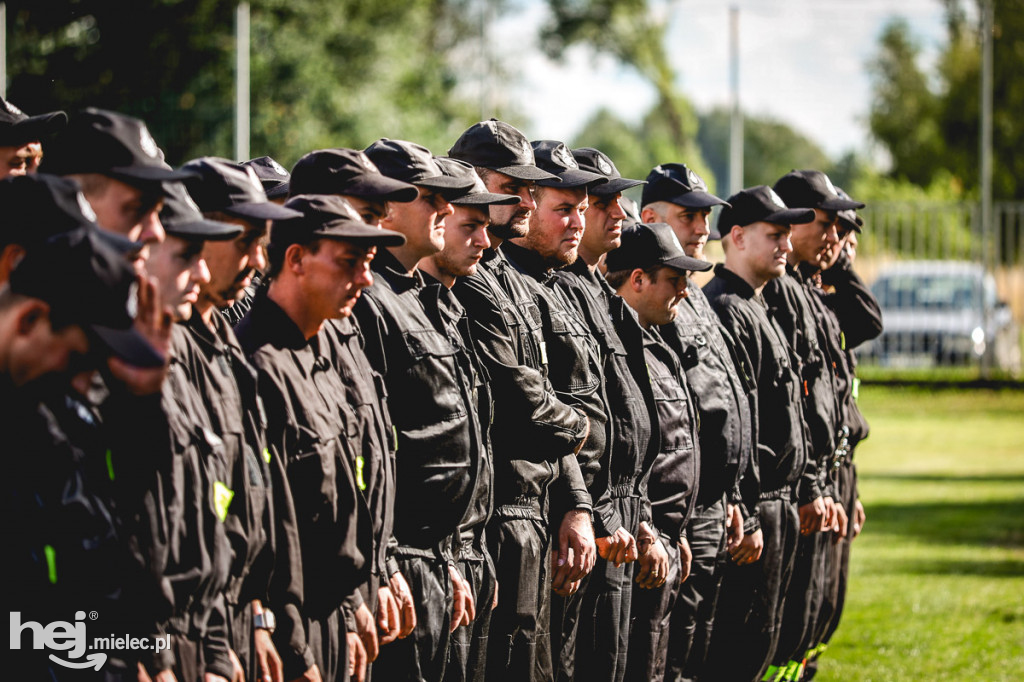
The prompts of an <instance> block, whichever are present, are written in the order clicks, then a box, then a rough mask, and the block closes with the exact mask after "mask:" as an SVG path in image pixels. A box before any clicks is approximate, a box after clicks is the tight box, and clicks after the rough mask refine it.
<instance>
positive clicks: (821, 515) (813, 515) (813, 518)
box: [800, 497, 825, 535]
mask: <svg viewBox="0 0 1024 682" xmlns="http://www.w3.org/2000/svg"><path fill="white" fill-rule="evenodd" d="M824 520H825V501H824V500H823V499H822V498H820V497H816V498H814V501H813V502H808V503H807V504H805V505H802V506H801V507H800V534H801V535H810V534H811V533H817V532H818V531H819V530H821V528H822V526H821V524H822V522H823V521H824Z"/></svg>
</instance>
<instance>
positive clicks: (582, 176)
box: [531, 140, 608, 189]
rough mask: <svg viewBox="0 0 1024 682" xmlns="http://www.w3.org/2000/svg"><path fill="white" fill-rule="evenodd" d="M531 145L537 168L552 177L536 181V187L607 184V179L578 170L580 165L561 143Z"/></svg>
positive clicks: (556, 141)
mask: <svg viewBox="0 0 1024 682" xmlns="http://www.w3.org/2000/svg"><path fill="white" fill-rule="evenodd" d="M531 144H532V145H533V157H534V158H535V159H536V160H537V167H538V168H540V169H541V170H544V171H547V172H548V173H551V175H553V176H554V177H553V178H551V179H549V180H538V181H537V184H538V185H541V186H544V187H564V188H566V189H571V188H574V187H587V188H589V187H592V186H594V185H602V184H605V183H607V182H608V178H606V177H605V176H604V175H601V174H600V173H590V172H588V171H585V170H580V165H579V164H578V163H577V162H576V159H575V157H573V155H572V152H571V151H569V148H568V147H566V146H565V143H563V142H559V141H558V140H534V141H533V142H532V143H531Z"/></svg>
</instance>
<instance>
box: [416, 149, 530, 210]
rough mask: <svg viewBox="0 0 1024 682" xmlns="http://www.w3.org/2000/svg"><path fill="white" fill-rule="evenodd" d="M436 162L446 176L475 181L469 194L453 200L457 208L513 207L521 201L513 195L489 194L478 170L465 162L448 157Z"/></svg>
mask: <svg viewBox="0 0 1024 682" xmlns="http://www.w3.org/2000/svg"><path fill="white" fill-rule="evenodd" d="M434 160H435V161H437V164H438V165H439V166H441V170H443V171H444V172H445V174H446V175H450V176H452V177H455V178H464V179H466V180H472V181H473V186H472V187H471V188H470V190H469V192H468V193H467V194H464V195H462V196H461V197H459V198H457V199H452V203H453V204H455V205H456V206H511V205H512V204H518V203H519V201H520V199H519V197H517V196H515V195H513V194H497V193H495V192H488V191H487V187H485V186H484V181H483V180H481V179H480V176H479V175H477V173H476V169H475V168H473V167H472V166H470V165H469V164H468V163H466V162H465V161H459V160H458V159H452V158H448V157H447V156H436V157H434Z"/></svg>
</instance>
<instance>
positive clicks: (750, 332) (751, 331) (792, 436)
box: [703, 265, 808, 510]
mask: <svg viewBox="0 0 1024 682" xmlns="http://www.w3.org/2000/svg"><path fill="white" fill-rule="evenodd" d="M703 291H704V294H705V295H706V296H707V299H708V302H709V303H710V304H711V307H712V308H713V309H714V310H715V312H716V313H717V314H718V317H719V319H720V320H721V321H722V324H723V326H724V327H725V329H726V331H728V332H729V334H730V336H731V337H732V338H733V339H734V340H735V341H736V351H737V355H738V356H739V359H740V362H741V363H742V364H743V365H744V366H745V367H748V368H749V371H750V375H751V376H752V377H753V378H754V381H755V383H756V385H757V390H756V392H755V393H754V394H753V395H752V396H751V403H750V404H751V414H752V415H753V426H754V432H755V433H756V434H757V436H756V437H757V452H756V460H757V461H756V462H755V464H754V466H753V467H751V468H750V469H748V471H747V473H745V474H744V476H743V481H742V482H741V489H742V490H743V503H744V505H745V506H746V507H747V508H748V509H750V510H753V508H754V506H755V505H756V504H757V502H758V500H759V499H760V498H761V497H762V496H764V497H765V498H766V499H767V498H768V496H770V495H773V494H775V493H777V492H779V491H787V490H790V489H791V487H792V486H794V485H795V484H796V483H797V481H798V480H799V479H800V477H801V476H802V475H803V474H804V473H805V469H806V465H807V462H808V441H807V432H806V429H807V427H806V425H805V424H804V421H803V415H802V402H801V396H800V382H799V381H798V379H797V375H796V372H795V371H794V369H793V358H792V353H791V351H790V348H789V345H788V343H787V342H786V339H785V336H784V335H783V333H782V330H781V329H780V328H779V325H778V323H777V322H775V320H774V318H772V317H771V316H770V313H769V308H768V305H767V304H766V303H765V301H764V298H763V297H761V296H760V295H758V294H756V293H755V292H754V289H753V288H752V287H751V286H750V285H749V284H748V283H747V282H746V281H744V280H743V278H741V277H739V276H738V275H736V274H735V273H733V272H732V271H730V270H728V269H727V268H726V267H725V266H724V265H717V266H715V277H714V279H712V280H711V281H710V282H708V283H707V284H706V285H705V286H704V289H703ZM755 484H756V485H755Z"/></svg>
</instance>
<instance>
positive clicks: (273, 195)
mask: <svg viewBox="0 0 1024 682" xmlns="http://www.w3.org/2000/svg"><path fill="white" fill-rule="evenodd" d="M288 187H289V185H288V183H287V182H278V183H275V184H273V185H270V186H267V184H264V185H263V191H264V192H266V193H267V198H268V199H284V198H286V197H287V196H288Z"/></svg>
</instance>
